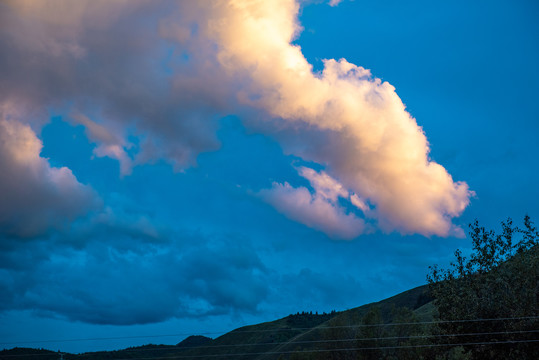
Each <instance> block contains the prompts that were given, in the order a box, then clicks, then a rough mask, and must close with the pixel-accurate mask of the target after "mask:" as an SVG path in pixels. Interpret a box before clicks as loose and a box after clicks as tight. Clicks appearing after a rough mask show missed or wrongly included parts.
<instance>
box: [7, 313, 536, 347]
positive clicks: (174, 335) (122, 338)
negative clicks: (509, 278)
mask: <svg viewBox="0 0 539 360" xmlns="http://www.w3.org/2000/svg"><path fill="white" fill-rule="evenodd" d="M534 319H539V316H522V317H503V318H486V319H481V318H478V319H460V320H440V321H417V322H402V323H387V324H358V325H335V326H313V327H304V328H301V327H298V328H277V329H258V330H232V331H228V332H227V331H213V332H202V333H197V335H217V334H227V333H235V334H238V333H261V332H276V331H302V330H312V329H319V330H324V329H339V328H343V329H345V328H364V327H386V326H404V325H427V324H446V323H468V322H492V321H512V320H515V321H519V320H534ZM251 326H252V325H251ZM240 329H241V328H240ZM190 335H193V334H192V333H178V334H162V335H133V336H113V337H93V338H76V339H57V340H33V341H30V340H28V341H13V342H0V345H17V344H32V343H51V342H60V343H61V342H76V341H96V340H124V339H141V338H160V337H180V336H190Z"/></svg>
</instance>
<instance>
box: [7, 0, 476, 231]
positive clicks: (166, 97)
mask: <svg viewBox="0 0 539 360" xmlns="http://www.w3.org/2000/svg"><path fill="white" fill-rule="evenodd" d="M337 4H338V1H331V5H337ZM1 6H2V15H1V24H2V25H0V27H1V30H2V31H1V33H2V35H0V45H1V47H2V48H3V49H4V50H5V51H2V55H1V56H0V69H2V81H0V93H1V95H2V102H3V104H7V103H9V104H16V106H18V108H16V109H15V111H17V112H19V113H22V116H19V117H18V120H16V121H19V122H21V123H22V124H29V125H30V126H31V127H32V129H33V131H34V132H35V133H39V131H40V127H41V126H42V125H43V124H44V123H46V122H47V121H48V119H47V116H44V115H43V114H50V113H51V112H52V113H54V114H60V115H63V116H64V118H65V119H66V120H68V121H70V122H71V123H73V124H81V125H83V126H84V127H85V128H86V134H87V136H88V138H89V140H91V141H92V142H94V143H96V144H97V147H96V149H95V150H94V154H95V155H96V156H98V157H104V156H106V157H111V158H114V159H117V160H118V161H119V162H120V163H121V173H122V175H129V173H130V172H131V170H132V168H133V167H134V166H137V165H140V164H148V163H150V164H151V163H154V162H157V161H159V160H161V159H164V160H166V161H168V162H169V163H171V164H172V165H173V166H174V168H175V169H176V170H182V169H185V168H186V167H189V166H192V165H194V164H196V158H197V155H198V154H200V153H201V152H205V151H214V150H217V149H218V147H219V143H218V141H217V138H216V135H215V133H216V129H217V128H218V125H219V118H221V117H223V116H226V115H228V114H237V115H239V116H240V117H244V119H245V124H246V125H247V126H250V124H254V125H253V128H255V129H256V130H257V131H262V132H266V133H267V134H269V135H272V136H275V138H277V139H278V140H279V141H280V142H281V144H282V145H283V147H284V149H285V151H287V152H290V153H292V154H294V155H296V156H299V157H301V158H302V159H304V160H306V161H310V162H314V163H317V164H319V165H321V166H322V167H323V168H324V172H325V173H326V174H327V175H328V176H330V177H331V178H333V179H335V180H336V182H337V183H338V184H339V186H342V187H343V189H345V190H346V191H348V192H349V193H350V194H356V196H357V199H361V202H362V203H363V204H369V205H368V206H363V207H361V206H360V207H359V208H357V212H358V214H357V216H358V217H360V218H362V219H359V218H356V219H357V221H356V220H354V222H353V223H354V224H355V225H354V226H353V228H354V229H355V230H354V231H352V232H351V233H350V232H349V233H346V235H345V234H343V235H342V236H336V237H337V238H339V237H344V238H349V237H352V234H353V236H357V235H360V234H361V233H362V232H363V231H364V227H362V226H359V224H360V223H362V222H363V221H365V220H366V221H368V222H370V223H372V224H374V225H375V226H377V227H378V228H380V229H382V230H383V231H385V232H392V231H398V232H400V233H403V234H412V233H419V234H423V235H425V236H431V235H438V236H449V235H459V234H461V232H462V231H461V230H460V229H459V228H457V227H455V226H454V225H453V224H452V218H454V217H457V216H459V215H460V214H461V213H462V212H463V211H464V209H465V208H466V206H467V205H468V204H469V201H470V197H471V196H472V195H473V192H471V191H470V190H469V188H468V185H467V184H466V183H464V182H458V181H457V182H455V181H453V179H452V177H451V175H450V174H449V173H448V172H447V171H446V170H445V169H444V168H443V166H441V165H440V164H438V163H436V162H434V161H433V160H432V159H430V158H429V151H430V148H429V143H428V141H427V138H426V136H425V134H424V132H423V130H422V129H421V127H420V126H418V125H417V123H416V121H415V119H414V118H412V117H411V115H410V114H409V113H408V112H407V111H406V109H405V106H404V104H403V103H402V101H401V99H400V98H399V97H398V95H397V94H396V92H395V88H394V87H393V86H391V85H390V84H389V83H387V82H382V81H381V80H380V79H378V78H375V77H373V76H372V74H371V73H370V71H369V70H367V69H364V68H362V67H360V66H357V65H354V64H351V63H349V62H348V61H346V60H345V59H340V60H334V59H327V60H325V61H324V68H323V70H322V71H320V72H314V71H313V67H312V65H311V64H309V63H308V62H307V60H306V59H305V57H304V56H303V54H302V52H301V49H300V47H299V46H297V45H294V44H293V41H294V40H295V39H296V38H297V37H298V36H299V34H300V32H301V25H300V23H299V21H298V13H299V10H300V4H299V2H297V1H294V0H279V1H278V3H275V2H271V3H269V2H266V1H247V0H245V1H207V2H192V1H185V2H179V3H178V2H175V1H161V2H154V1H145V0H133V1H115V2H108V1H77V2H71V1H65V0H55V1H47V2H44V1H7V2H4V3H3V4H2V5H1ZM36 59H39V60H36ZM4 108H8V107H6V106H4ZM8 109H13V106H10V107H9V108H8ZM35 114H38V115H35ZM6 116H9V114H7V115H6ZM296 135H297V136H296ZM132 138H136V139H137V148H136V150H135V151H128V150H129V149H131V148H132V147H133V146H134V145H133V144H132V143H131V141H130V140H129V139H132ZM273 190H274V191H273V192H271V191H270V192H267V193H266V195H267V196H266V201H268V202H269V203H271V204H274V205H275V206H276V207H279V206H280V207H283V206H287V205H283V204H280V205H277V202H280V200H281V199H282V195H283V194H284V193H287V194H288V195H291V194H292V193H291V192H290V191H289V190H290V189H288V190H287V188H286V186H284V187H281V188H279V187H278V186H277V187H274V188H273ZM1 191H2V192H5V191H7V189H6V188H3V189H1ZM294 194H296V195H299V194H300V193H299V192H297V191H296V192H295V193H294ZM303 195H306V194H303ZM271 196H273V197H274V198H273V199H271ZM354 199H356V198H354ZM310 203H311V204H318V202H317V201H312V199H311V202H310ZM278 210H279V208H278ZM279 211H286V210H284V209H280V210H279ZM335 214H339V215H335V217H334V221H330V220H328V221H329V222H331V224H328V226H329V227H325V226H323V227H321V226H319V227H318V229H319V230H321V231H325V232H328V233H331V231H329V230H327V231H326V230H325V229H329V228H335V227H336V226H338V225H339V223H340V222H341V221H342V220H343V219H346V217H347V216H352V217H355V216H356V215H351V214H347V213H345V212H340V213H339V212H337V213H335ZM292 218H293V219H295V220H296V221H299V222H302V223H305V224H307V225H308V226H312V227H315V228H316V226H315V225H310V224H312V223H313V221H314V220H313V219H311V220H307V218H305V217H304V218H302V219H300V218H298V217H295V218H294V217H292Z"/></svg>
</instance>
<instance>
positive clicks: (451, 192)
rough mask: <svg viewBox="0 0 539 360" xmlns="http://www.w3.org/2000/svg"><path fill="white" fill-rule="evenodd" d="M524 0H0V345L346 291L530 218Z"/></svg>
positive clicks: (296, 307)
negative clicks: (507, 222) (472, 230)
mask: <svg viewBox="0 0 539 360" xmlns="http://www.w3.org/2000/svg"><path fill="white" fill-rule="evenodd" d="M537 44H539V5H538V4H537V3H536V2H535V1H531V0H529V1H525V0H519V1H488V2H487V1H475V2H472V3H470V2H467V1H460V0H458V1H452V2H443V3H440V2H432V1H419V0H415V1H409V2H402V1H389V0H384V1H360V0H355V1H351V0H343V1H338V0H337V1H336V0H331V1H296V0H275V1H271V2H270V1H248V0H236V1H232V0H230V1H224V0H222V1H217V0H215V1H213V0H208V1H200V2H194V1H166V0H165V1H148V0H129V1H128V0H115V1H105V0H103V1H97V0H93V1H91V0H78V1H69V0H49V1H45V0H7V1H3V2H1V3H0V50H1V51H0V339H2V340H1V344H0V348H11V347H14V346H29V347H44V348H49V349H52V350H62V351H69V352H83V351H95V350H112V349H119V348H123V347H127V346H136V345H142V344H147V343H165V344H175V343H177V342H179V341H180V340H182V339H183V338H185V337H186V336H187V335H189V334H206V335H207V336H210V337H216V336H218V335H220V334H222V333H224V332H227V331H230V330H232V329H234V328H237V327H239V326H243V325H247V324H254V323H259V322H264V321H270V320H274V319H277V318H280V317H284V316H287V315H288V314H291V313H296V312H298V311H313V312H314V311H318V312H324V311H325V312H329V311H331V310H337V311H338V310H345V309H349V308H352V307H356V306H359V305H362V304H365V303H368V302H373V301H378V300H381V299H383V298H386V297H389V296H392V295H394V294H397V293H399V292H401V291H404V290H407V289H409V288H412V287H415V286H419V285H422V284H424V283H425V282H426V280H425V278H426V275H427V274H428V267H429V266H430V265H433V264H441V265H442V266H447V264H449V262H450V261H451V259H452V256H453V253H454V251H455V250H456V249H457V248H460V249H463V250H464V252H465V253H466V252H467V251H468V252H469V249H470V243H469V240H468V239H467V238H466V236H467V228H468V224H469V223H471V222H472V221H474V219H478V220H479V221H480V222H481V224H483V225H485V226H487V227H490V228H494V229H498V225H499V222H500V221H502V220H504V219H506V218H507V217H512V218H513V219H515V221H516V222H520V221H521V219H522V218H523V217H524V215H525V214H529V215H530V216H531V217H532V220H534V219H535V220H536V219H538V218H539V204H538V202H537V199H538V198H539V196H538V195H539V190H538V188H537V183H538V177H539V170H538V167H537V155H539V145H538V142H537V141H536V137H537V135H538V134H539V109H538V107H537V97H538V95H539V70H538V69H537V64H538V63H539V47H538V46H537Z"/></svg>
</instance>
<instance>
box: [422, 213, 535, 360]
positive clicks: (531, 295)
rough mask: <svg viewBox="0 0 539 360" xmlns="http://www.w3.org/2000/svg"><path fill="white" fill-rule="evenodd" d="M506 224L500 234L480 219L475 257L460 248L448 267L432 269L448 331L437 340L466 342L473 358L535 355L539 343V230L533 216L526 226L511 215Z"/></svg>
mask: <svg viewBox="0 0 539 360" xmlns="http://www.w3.org/2000/svg"><path fill="white" fill-rule="evenodd" d="M501 225H502V231H501V233H500V234H496V233H495V232H494V231H492V230H487V229H485V228H484V227H482V226H480V225H479V222H478V221H477V220H476V221H475V222H474V223H473V224H470V237H471V240H472V245H473V251H472V254H471V256H470V257H469V258H466V257H464V256H463V254H462V252H461V251H459V250H457V251H456V252H455V261H454V262H453V263H451V267H450V268H449V269H446V270H442V269H439V268H438V267H437V266H433V267H431V268H430V270H431V271H430V274H429V276H428V277H427V280H428V282H429V286H430V290H431V293H432V295H433V296H434V298H435V299H436V300H435V304H436V306H437V310H438V316H439V320H440V322H439V323H438V325H437V329H436V330H437V331H439V333H440V335H443V336H441V337H437V338H436V342H437V343H438V344H444V343H445V344H462V346H463V348H464V349H465V351H466V352H468V353H469V354H470V355H471V356H472V359H494V358H500V359H528V358H529V359H531V358H535V356H536V354H535V355H534V349H537V347H538V345H539V344H538V343H534V342H530V341H529V340H533V339H537V332H531V331H532V330H536V329H538V326H539V321H538V319H537V316H538V315H539V314H538V312H539V310H538V304H539V301H538V300H539V245H538V242H539V233H538V232H537V229H536V227H535V226H534V225H533V223H532V221H531V219H530V217H529V216H525V217H524V222H523V225H524V226H523V227H522V228H520V227H517V226H514V225H513V222H512V220H511V219H507V220H506V221H504V222H502V223H501ZM534 317H535V318H534ZM485 333H488V334H485ZM465 334H475V335H465ZM489 342H497V344H488V343H489ZM470 343H475V344H473V345H472V344H470ZM477 343H482V344H477Z"/></svg>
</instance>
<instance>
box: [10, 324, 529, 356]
mask: <svg viewBox="0 0 539 360" xmlns="http://www.w3.org/2000/svg"><path fill="white" fill-rule="evenodd" d="M530 333H539V329H537V330H519V331H496V332H476V333H456V334H430V335H408V336H383V337H368V338H349V339H328V340H302V341H286V342H266V343H244V344H225V345H201V346H194V347H189V348H186V347H182V346H166V345H164V347H152V348H144V349H123V350H117V351H120V352H127V353H136V352H144V351H160V350H164V351H171V350H192V349H199V350H204V349H217V348H231V347H243V346H244V347H247V346H251V347H255V346H266V345H286V344H288V345H301V344H318V343H324V344H327V343H342V342H352V341H354V342H359V341H374V340H375V341H379V340H382V341H385V340H404V339H406V340H411V339H432V338H442V337H464V336H485V335H512V334H530ZM507 341H509V342H511V341H513V342H514V341H517V342H520V341H523V340H507ZM533 341H535V340H533ZM486 343H489V344H490V343H493V342H492V341H490V342H486ZM470 344H471V343H470ZM423 345H425V346H426V345H429V346H430V345H432V344H423ZM437 345H446V344H437ZM460 345H464V344H463V343H461V344H460ZM402 346H404V345H402ZM415 346H419V345H414V346H413V347H415ZM399 347H401V346H399ZM384 348H387V349H389V348H392V347H387V346H385V347H377V348H376V349H384ZM359 349H366V348H364V347H361V348H359ZM313 350H320V349H313ZM333 350H338V349H333ZM246 354H247V353H246ZM249 354H250V353H249ZM264 354H265V353H264ZM50 355H51V354H12V355H11V354H8V355H2V356H3V357H10V358H15V357H25V356H50ZM211 355H223V356H224V355H226V354H211ZM178 356H182V355H178ZM137 359H141V358H137ZM155 359H158V358H155Z"/></svg>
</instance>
